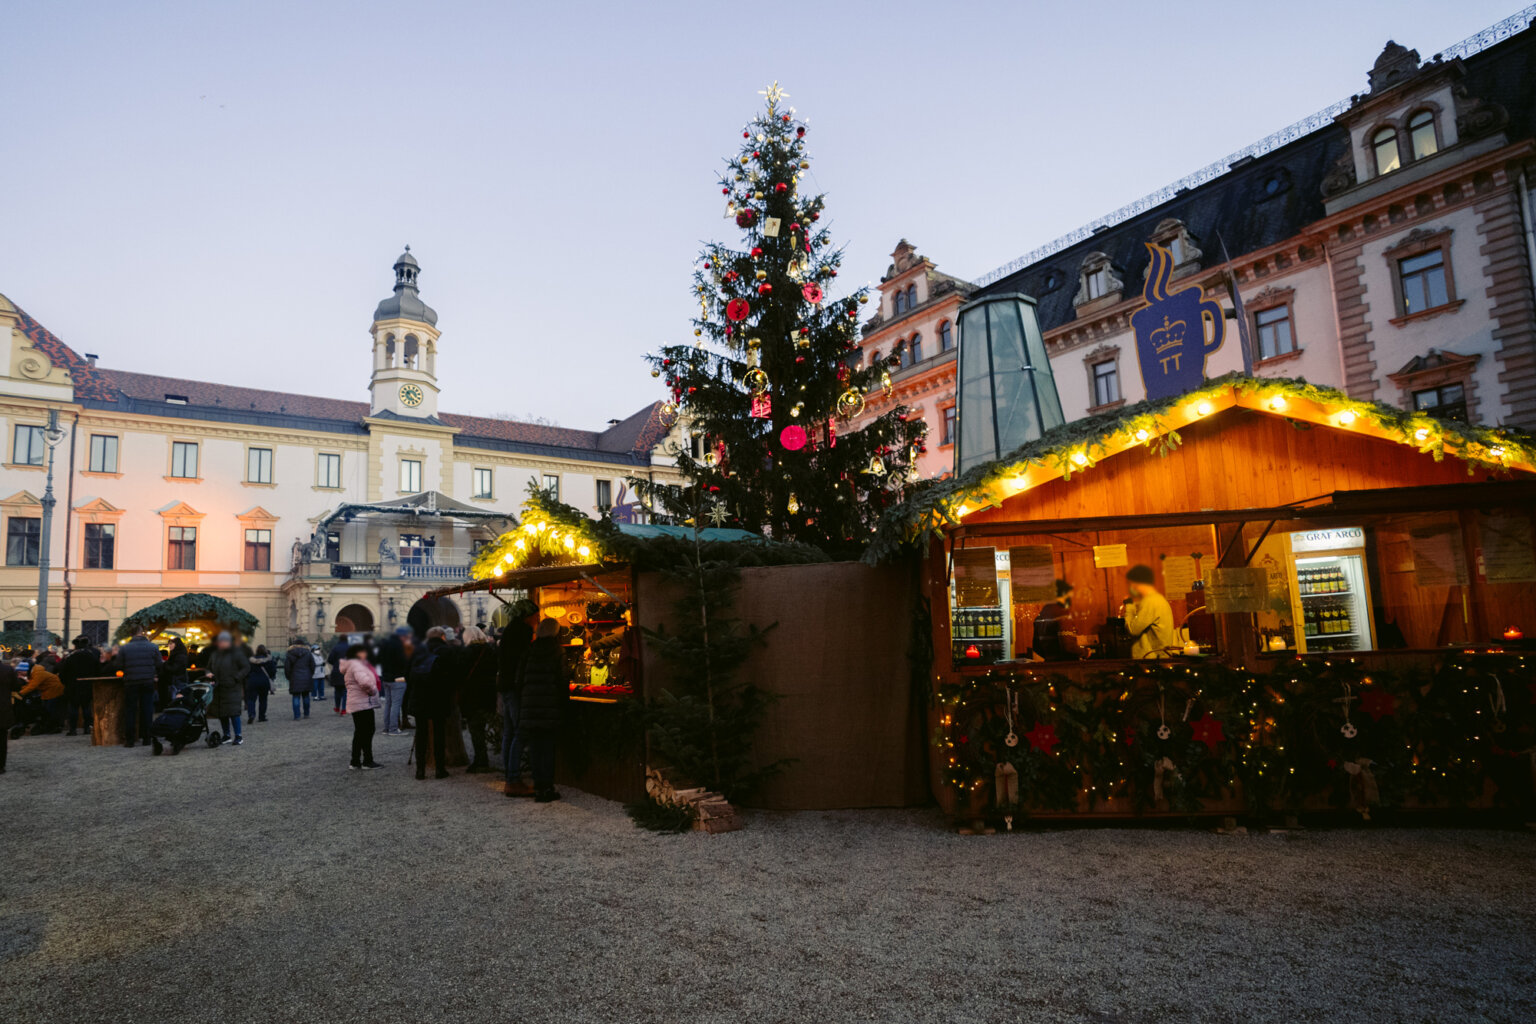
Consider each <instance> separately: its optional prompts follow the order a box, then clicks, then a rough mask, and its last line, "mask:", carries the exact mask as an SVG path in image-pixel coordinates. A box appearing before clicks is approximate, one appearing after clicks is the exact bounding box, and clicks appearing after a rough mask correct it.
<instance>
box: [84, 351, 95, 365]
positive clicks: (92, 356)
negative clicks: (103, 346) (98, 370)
mask: <svg viewBox="0 0 1536 1024" xmlns="http://www.w3.org/2000/svg"><path fill="white" fill-rule="evenodd" d="M85 361H86V362H88V363H90V364H91V365H92V366H95V365H96V353H95V352H87V353H86V354H85Z"/></svg>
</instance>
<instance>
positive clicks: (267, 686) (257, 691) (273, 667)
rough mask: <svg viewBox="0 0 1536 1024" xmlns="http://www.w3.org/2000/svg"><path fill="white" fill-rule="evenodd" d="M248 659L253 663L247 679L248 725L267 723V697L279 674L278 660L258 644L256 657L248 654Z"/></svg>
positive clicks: (246, 714) (246, 706) (246, 707)
mask: <svg viewBox="0 0 1536 1024" xmlns="http://www.w3.org/2000/svg"><path fill="white" fill-rule="evenodd" d="M242 650H243V648H242ZM246 657H248V658H249V659H250V662H251V674H250V675H249V676H247V677H246V679H245V719H246V724H250V723H251V722H265V721H266V720H267V697H269V696H270V695H271V694H272V681H273V677H274V676H275V675H276V674H277V660H276V659H275V658H273V657H272V655H271V653H269V652H268V651H267V645H266V644H257V645H256V653H255V655H249V654H247V655H246Z"/></svg>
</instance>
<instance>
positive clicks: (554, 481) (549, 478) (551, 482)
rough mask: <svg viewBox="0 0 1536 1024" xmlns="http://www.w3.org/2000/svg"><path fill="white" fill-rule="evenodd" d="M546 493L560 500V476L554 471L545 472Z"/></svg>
mask: <svg viewBox="0 0 1536 1024" xmlns="http://www.w3.org/2000/svg"><path fill="white" fill-rule="evenodd" d="M544 493H545V494H547V495H549V496H550V497H551V498H553V499H554V500H556V501H559V500H560V477H558V476H557V475H555V474H554V473H545V474H544Z"/></svg>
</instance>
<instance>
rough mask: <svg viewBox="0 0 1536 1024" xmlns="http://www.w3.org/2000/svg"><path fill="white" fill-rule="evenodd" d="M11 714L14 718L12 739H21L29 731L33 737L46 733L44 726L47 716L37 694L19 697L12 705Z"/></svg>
mask: <svg viewBox="0 0 1536 1024" xmlns="http://www.w3.org/2000/svg"><path fill="white" fill-rule="evenodd" d="M11 714H12V715H13V717H14V724H12V726H11V739H13V740H19V739H21V737H23V736H25V735H26V734H27V731H28V730H29V729H30V730H31V731H32V733H33V735H37V734H39V733H41V732H44V731H45V730H44V728H43V725H44V721H45V719H46V717H47V716H45V715H44V714H43V701H42V699H41V698H40V697H38V696H37V694H35V693H32V694H28V695H27V696H25V697H22V696H20V695H18V696H17V697H16V699H15V701H14V702H13V703H12V704H11Z"/></svg>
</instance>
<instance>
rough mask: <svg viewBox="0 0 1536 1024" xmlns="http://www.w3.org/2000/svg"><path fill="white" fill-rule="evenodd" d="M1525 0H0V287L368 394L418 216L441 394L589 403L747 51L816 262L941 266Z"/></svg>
mask: <svg viewBox="0 0 1536 1024" xmlns="http://www.w3.org/2000/svg"><path fill="white" fill-rule="evenodd" d="M1517 9H1518V8H1517V7H1516V6H1515V5H1514V4H1512V3H1510V2H1508V0H1505V2H1488V0H1460V2H1457V3H1445V2H1444V0H1435V2H1430V0H1396V2H1364V0H1353V2H1350V3H1339V2H1338V0H1329V2H1319V0H1300V2H1287V3H1274V2H1271V3H1263V4H1258V3H1252V4H1250V3H1243V2H1234V3H1230V4H1225V5H1222V4H1214V3H1193V2H1189V3H1181V2H1174V3H1166V4H1157V3H1146V2H1139V3H1123V2H1118V0H1100V2H1096V3H1091V4H1080V3H1059V2H1058V3H1049V4H1038V3H1018V2H993V3H967V2H954V3H931V2H929V3H904V2H896V3H885V4H855V3H831V2H829V3H797V2H781V3H777V4H774V5H772V6H771V8H770V9H769V10H770V11H771V14H772V18H771V20H768V21H757V20H754V17H753V16H754V15H755V14H757V13H758V9H757V8H751V7H743V6H741V5H723V4H718V3H709V4H706V3H686V4H685V3H606V4H582V3H565V4H561V3H556V4H538V5H534V4H494V3H486V4H469V3H446V2H445V3H429V2H421V3H373V4H362V3H357V4H343V3H324V2H319V3H287V4H283V3H264V4H260V5H256V4H211V3H209V4H178V3H133V4H122V3H101V4H79V3H64V2H58V3H34V4H12V5H11V6H10V9H9V11H8V12H7V14H6V16H5V20H4V33H5V37H6V48H5V50H6V52H5V55H4V57H3V58H0V100H3V111H4V119H3V123H4V126H5V129H6V132H7V135H8V143H9V145H8V146H7V147H6V149H7V152H6V158H5V160H4V162H3V170H0V200H3V203H4V209H5V211H6V212H5V216H4V217H3V218H0V292H4V293H5V294H6V295H8V296H10V297H11V298H12V299H13V300H14V301H15V302H17V303H18V304H19V305H21V306H22V307H24V308H25V309H27V310H28V312H30V313H32V314H33V315H34V316H36V317H37V318H38V319H39V320H41V321H42V322H43V323H44V324H46V325H47V326H48V327H50V328H51V329H52V330H53V331H54V332H55V333H57V334H59V335H60V336H61V337H63V338H64V340H65V341H67V342H69V343H70V344H71V345H73V346H74V347H75V348H76V349H77V350H79V351H90V352H96V353H99V354H100V355H101V357H102V363H103V365H107V366H112V367H116V368H121V369H130V370H140V371H145V372H158V373H167V374H172V375H181V376H192V377H198V378H201V379H208V380H216V381H222V382H225V383H240V384H249V385H254V386H261V387H272V388H279V389H285V390H290V391H295V392H304V393H311V394H324V395H329V396H333V397H344V398H352V399H363V398H365V397H366V387H367V377H368V369H369V350H368V346H369V341H368V335H367V330H368V325H369V322H370V319H371V316H372V312H373V307H374V305H375V304H376V303H377V302H378V300H379V299H381V298H383V297H384V296H385V295H387V294H388V293H389V289H390V286H391V284H392V278H391V271H390V264H391V263H392V262H393V261H394V258H395V256H396V255H398V253H399V252H400V248H401V246H402V245H404V244H405V243H407V242H409V243H410V244H411V246H412V250H413V251H414V252H415V253H416V255H417V256H418V258H419V259H420V260H421V264H422V277H421V284H422V297H423V298H424V299H425V300H426V301H427V302H428V303H430V304H431V305H432V306H434V307H435V308H436V309H437V311H438V314H439V327H440V328H441V329H442V331H443V339H442V342H441V347H440V355H439V360H438V368H439V374H440V383H441V385H442V388H443V408H445V409H447V410H450V411H456V412H465V413H480V414H488V415H494V414H498V413H509V412H510V413H517V414H536V415H543V416H548V417H550V418H552V419H555V420H557V421H558V422H560V423H561V424H563V425H566V426H578V427H597V426H600V425H601V424H602V423H603V422H604V421H605V420H606V419H607V418H608V417H610V416H624V415H627V414H629V413H630V412H632V411H634V410H635V409H637V408H639V407H640V406H641V405H642V404H643V403H645V402H647V401H649V400H651V399H653V398H657V397H661V389H660V388H659V387H658V386H657V382H655V381H653V380H652V379H651V378H650V376H649V372H648V370H647V368H646V367H645V365H644V364H643V363H642V362H641V360H640V355H641V353H642V352H644V351H646V350H648V349H651V348H654V347H655V346H657V345H659V344H663V343H668V342H678V341H682V340H685V339H689V340H691V334H690V328H689V324H688V317H689V316H690V313H691V309H692V301H691V297H690V287H691V277H690V274H691V266H692V260H693V258H694V255H695V254H696V252H697V250H698V244H699V242H700V241H701V240H704V239H709V238H719V239H722V240H729V239H733V238H734V237H735V228H734V226H733V225H729V224H728V223H727V222H726V221H724V220H723V219H722V217H721V214H722V212H723V207H722V203H721V199H720V193H719V189H718V187H717V186H716V185H715V177H716V173H717V168H718V166H719V160H720V159H721V158H722V157H724V156H726V155H727V154H729V153H731V152H733V151H734V149H735V147H736V144H737V142H738V141H739V139H740V135H739V131H740V126H741V125H742V123H743V122H744V121H745V120H746V119H747V118H748V117H750V116H751V114H752V113H753V111H754V110H755V108H756V106H757V104H758V103H759V102H760V100H761V97H759V96H758V95H757V90H759V89H762V88H764V87H765V86H766V85H767V84H768V82H770V81H772V80H773V79H778V80H779V81H780V82H781V83H782V84H783V85H784V87H785V88H786V89H787V90H789V92H790V93H791V99H790V102H791V103H793V104H794V105H795V106H796V107H797V108H798V109H799V111H800V113H801V114H802V115H803V116H808V117H809V119H810V124H811V132H810V135H809V136H808V141H809V142H810V144H811V154H812V159H813V161H814V163H813V169H812V176H811V179H810V185H811V186H812V187H814V188H819V189H821V190H824V191H825V192H827V193H828V209H829V213H830V217H831V220H830V224H831V227H832V230H833V234H834V237H835V238H836V239H837V240H838V241H841V242H845V243H847V246H848V258H847V262H846V263H845V271H844V274H843V275H842V278H841V280H842V281H843V282H846V283H847V284H849V285H854V284H860V283H863V282H865V281H870V280H874V279H877V278H878V277H879V276H880V274H881V273H882V272H883V271H884V269H885V267H886V265H887V263H888V262H889V253H890V251H891V249H892V247H893V246H894V244H895V242H896V240H897V239H898V238H899V237H902V236H905V237H907V238H909V239H911V241H912V242H913V243H914V244H916V245H917V246H918V247H919V249H920V250H921V251H922V252H923V253H924V254H926V255H928V256H929V257H931V258H932V259H934V260H935V261H936V262H937V263H938V264H939V265H940V266H941V267H942V268H943V269H944V270H946V271H949V272H951V273H954V274H958V275H960V276H962V277H966V276H975V275H979V274H982V273H985V272H986V271H988V270H990V269H992V268H993V267H995V266H997V265H999V264H1002V263H1005V262H1007V261H1008V260H1009V259H1011V258H1013V257H1014V256H1016V255H1018V254H1020V253H1022V252H1023V251H1025V250H1027V249H1030V248H1033V247H1034V246H1036V245H1039V244H1042V243H1044V242H1047V241H1049V240H1050V239H1052V238H1054V237H1056V236H1057V235H1060V234H1062V233H1064V232H1066V231H1068V230H1070V229H1072V228H1074V227H1076V226H1078V225H1080V224H1082V223H1085V222H1087V221H1089V220H1092V219H1094V218H1096V217H1099V216H1101V215H1103V214H1105V213H1108V212H1109V211H1111V210H1113V209H1115V208H1116V207H1119V206H1121V205H1122V204H1124V203H1126V202H1128V201H1130V200H1133V199H1135V198H1137V197H1138V196H1140V195H1142V194H1144V193H1146V192H1149V191H1151V190H1153V189H1155V188H1157V187H1158V186H1160V185H1163V184H1166V183H1167V182H1170V181H1172V180H1174V179H1176V178H1178V177H1181V176H1182V175H1184V174H1186V173H1188V172H1190V171H1192V170H1195V169H1196V168H1198V167H1200V166H1203V165H1204V164H1206V163H1209V162H1210V161H1212V160H1215V159H1218V158H1219V157H1221V156H1223V155H1225V154H1227V153H1229V152H1231V151H1233V150H1235V149H1238V148H1240V147H1241V146H1243V145H1246V144H1247V143H1249V142H1252V141H1254V140H1256V139H1258V138H1260V137H1262V136H1264V135H1267V134H1269V133H1270V132H1271V131H1274V130H1275V129H1278V128H1280V127H1282V126H1284V125H1286V124H1289V123H1291V122H1292V121H1295V120H1298V119H1300V118H1301V117H1303V116H1305V115H1307V114H1309V113H1311V112H1313V111H1314V110H1317V109H1319V108H1321V107H1324V106H1326V105H1327V104H1329V103H1331V102H1333V101H1334V100H1337V99H1340V98H1343V97H1345V96H1348V95H1349V94H1351V93H1353V92H1358V91H1361V90H1362V89H1363V88H1364V87H1365V72H1366V69H1367V68H1368V67H1369V66H1370V64H1371V62H1372V61H1373V60H1374V58H1375V56H1376V54H1377V53H1378V52H1379V51H1380V49H1381V46H1382V44H1383V43H1384V42H1385V41H1386V40H1387V39H1388V38H1389V37H1391V38H1395V39H1396V40H1397V41H1398V42H1401V43H1403V44H1405V45H1408V46H1412V47H1416V48H1417V49H1418V50H1419V51H1420V52H1421V53H1422V54H1423V55H1424V56H1425V57H1426V58H1427V57H1429V56H1430V55H1431V54H1432V53H1434V52H1436V51H1437V50H1439V49H1441V48H1443V47H1446V46H1449V45H1451V44H1452V43H1455V42H1457V41H1459V40H1461V39H1462V38H1464V37H1466V36H1468V35H1471V34H1472V33H1474V32H1476V31H1477V30H1479V29H1481V28H1483V27H1484V26H1486V25H1489V24H1492V23H1493V22H1495V21H1498V20H1500V19H1501V18H1503V17H1505V16H1507V15H1509V14H1512V13H1514V11H1515V10H1517ZM728 227H729V228H730V230H729V231H727V228H728Z"/></svg>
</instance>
